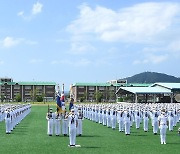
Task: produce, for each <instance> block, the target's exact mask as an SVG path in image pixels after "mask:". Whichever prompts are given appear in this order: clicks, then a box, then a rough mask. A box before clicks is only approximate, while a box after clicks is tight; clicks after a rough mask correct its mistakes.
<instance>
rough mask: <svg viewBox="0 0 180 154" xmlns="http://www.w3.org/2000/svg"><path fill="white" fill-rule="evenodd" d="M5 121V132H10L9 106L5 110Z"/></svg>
mask: <svg viewBox="0 0 180 154" xmlns="http://www.w3.org/2000/svg"><path fill="white" fill-rule="evenodd" d="M5 123H6V134H10V133H11V112H10V109H9V108H8V109H7V111H6V116H5Z"/></svg>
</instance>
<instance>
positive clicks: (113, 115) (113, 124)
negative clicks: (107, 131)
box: [111, 111, 117, 129]
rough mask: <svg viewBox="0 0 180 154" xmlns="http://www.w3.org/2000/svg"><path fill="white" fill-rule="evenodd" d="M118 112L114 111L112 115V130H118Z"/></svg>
mask: <svg viewBox="0 0 180 154" xmlns="http://www.w3.org/2000/svg"><path fill="white" fill-rule="evenodd" d="M116 120H117V119H116V112H115V111H113V113H112V115H111V127H112V129H115V128H116Z"/></svg>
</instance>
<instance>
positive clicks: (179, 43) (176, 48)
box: [168, 40, 180, 53]
mask: <svg viewBox="0 0 180 154" xmlns="http://www.w3.org/2000/svg"><path fill="white" fill-rule="evenodd" d="M168 49H169V51H172V52H175V53H177V52H179V53H180V40H175V41H173V42H171V43H170V44H169V46H168Z"/></svg>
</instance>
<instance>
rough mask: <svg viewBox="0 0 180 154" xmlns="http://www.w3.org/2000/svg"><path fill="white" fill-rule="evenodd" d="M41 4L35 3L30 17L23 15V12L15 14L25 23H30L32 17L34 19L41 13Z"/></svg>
mask: <svg viewBox="0 0 180 154" xmlns="http://www.w3.org/2000/svg"><path fill="white" fill-rule="evenodd" d="M42 8H43V4H41V3H39V2H36V3H35V4H33V7H32V10H31V14H30V15H25V13H24V11H20V12H18V13H17V16H20V17H22V18H23V19H24V20H26V21H31V20H32V19H33V17H35V16H36V15H37V14H39V13H41V12H42Z"/></svg>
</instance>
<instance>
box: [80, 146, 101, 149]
mask: <svg viewBox="0 0 180 154" xmlns="http://www.w3.org/2000/svg"><path fill="white" fill-rule="evenodd" d="M81 148H85V149H98V148H101V147H97V146H82V147H81Z"/></svg>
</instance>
